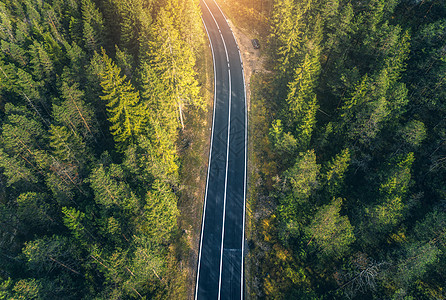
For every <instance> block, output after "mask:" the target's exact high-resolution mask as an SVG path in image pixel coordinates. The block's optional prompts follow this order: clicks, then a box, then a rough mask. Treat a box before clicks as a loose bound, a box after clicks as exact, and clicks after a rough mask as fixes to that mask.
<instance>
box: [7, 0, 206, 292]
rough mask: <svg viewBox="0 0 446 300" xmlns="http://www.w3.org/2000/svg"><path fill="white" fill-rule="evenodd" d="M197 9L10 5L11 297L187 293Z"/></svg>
mask: <svg viewBox="0 0 446 300" xmlns="http://www.w3.org/2000/svg"><path fill="white" fill-rule="evenodd" d="M200 14H201V13H200V9H199V6H198V1H196V0H164V1H152V0H129V1H118V0H97V1H94V0H82V1H70V0H42V1H31V0H15V1H9V0H2V1H0V39H1V42H0V47H1V50H2V51H1V53H0V126H1V130H0V135H1V138H0V298H1V299H133V298H135V299H185V298H187V294H188V293H189V281H190V280H191V279H190V278H191V277H192V276H193V275H191V269H194V266H195V264H193V265H192V266H191V260H194V256H193V255H192V248H193V247H194V246H195V244H196V243H195V241H192V238H193V235H194V234H195V233H194V230H195V231H196V230H197V229H196V228H195V227H194V226H195V223H197V222H196V221H195V220H189V218H190V217H191V216H190V215H188V214H186V213H184V211H187V210H188V208H190V207H192V208H193V209H194V211H195V212H196V213H197V210H198V211H199V208H200V207H201V206H200V203H201V202H200V201H201V198H199V197H202V195H200V188H201V189H203V188H204V181H203V179H202V178H204V174H203V173H205V170H206V169H205V164H204V163H203V162H204V161H206V158H207V155H204V156H203V155H202V153H203V152H204V153H206V151H205V150H206V147H207V146H206V141H207V140H208V137H207V136H208V131H207V127H208V125H207V124H206V122H207V116H208V96H209V95H208V94H209V92H208V91H207V90H208V89H210V88H211V87H209V86H207V85H209V81H210V78H208V75H206V74H208V73H209V72H206V71H205V69H209V62H208V61H207V60H208V58H205V56H206V55H208V54H207V51H208V50H207V49H206V48H205V43H204V38H205V35H204V32H203V28H202V23H201V18H200ZM204 53H206V55H204ZM199 73H200V74H204V75H199ZM200 151H201V152H200ZM195 152H198V153H195ZM192 177H194V180H192V179H191V178H192ZM197 207H199V208H197ZM198 215H199V213H197V214H196V215H195V218H196V217H197V216H198ZM197 219H199V218H197ZM200 220H201V219H200ZM198 223H199V221H198ZM198 228H199V226H198ZM192 273H193V272H192Z"/></svg>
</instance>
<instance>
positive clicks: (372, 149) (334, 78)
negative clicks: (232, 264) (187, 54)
mask: <svg viewBox="0 0 446 300" xmlns="http://www.w3.org/2000/svg"><path fill="white" fill-rule="evenodd" d="M244 2H246V5H251V7H252V10H251V11H254V12H257V13H260V14H263V15H264V16H266V17H267V20H268V29H267V30H268V37H267V38H266V35H264V37H263V40H262V42H263V45H264V48H263V53H264V55H265V56H266V62H265V68H266V71H265V72H263V73H260V72H259V74H256V75H255V76H254V77H253V78H252V79H251V86H252V88H253V91H252V92H253V95H252V99H251V116H250V122H251V123H250V139H251V144H250V145H252V147H251V151H252V152H254V154H251V158H253V161H252V162H251V164H252V166H253V167H252V168H253V171H252V176H251V178H250V181H249V182H250V184H251V187H250V191H251V195H250V198H249V209H248V211H249V212H250V218H251V222H252V223H251V226H250V232H249V235H248V236H249V241H248V245H249V247H248V248H249V251H250V253H249V254H248V255H249V259H248V264H247V268H248V269H249V272H248V273H247V274H248V276H249V278H248V282H247V286H248V290H249V291H248V293H249V295H250V296H251V297H253V298H262V299H445V298H446V256H445V255H446V201H445V197H446V180H445V179H446V119H445V116H446V80H445V79H446V39H445V37H446V2H445V1H441V0H422V1H421V0H420V1H418V0H365V1H350V0H275V1H262V2H263V9H261V7H262V6H261V5H260V1H254V0H253V1H244ZM259 38H261V39H262V36H260V37H259ZM248 220H249V218H248Z"/></svg>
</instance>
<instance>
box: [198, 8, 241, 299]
mask: <svg viewBox="0 0 446 300" xmlns="http://www.w3.org/2000/svg"><path fill="white" fill-rule="evenodd" d="M203 3H204V4H205V5H206V7H207V9H208V11H209V13H210V14H211V16H212V18H213V20H214V22H215V24H216V26H217V28H218V31H219V33H220V37H221V39H222V41H223V45H224V48H225V54H226V60H227V62H228V75H229V114H228V136H227V147H226V175H225V192H224V201H223V224H222V238H221V246H220V249H221V253H220V273H219V288H218V300H220V298H221V274H222V266H223V250H224V248H223V242H224V232H225V219H226V197H227V180H228V162H229V137H230V129H231V100H232V90H231V70H230V65H229V55H228V51H227V47H226V43H225V39H224V37H223V34H222V32H221V30H220V27H219V25H218V23H217V21H216V19H215V17H214V15H213V13H212V12H211V10H210V8H209V6H208V5H207V3H206V2H205V1H204V0H203ZM214 3H215V5H216V6H217V8H218V9H219V10H220V13H221V14H222V15H223V17H224V19H225V21H226V23H227V25H228V27H229V29H230V31H231V33H232V36H233V38H234V41H235V44H236V46H237V50H238V53H239V58H240V64H241V70H242V80H243V87H244V100H245V101H244V102H245V103H244V104H245V153H244V156H245V166H244V186H243V230H242V240H241V249H242V255H241V278H240V280H241V290H240V293H241V294H240V295H241V299H243V290H244V284H243V283H244V280H243V276H244V240H245V218H246V181H247V164H246V162H247V148H248V111H247V103H246V82H245V77H244V72H243V69H244V68H243V60H242V57H241V53H240V48H239V46H238V43H237V39H236V38H235V35H234V32H233V31H232V28H231V27H230V26H229V24H228V22H227V18H226V16H225V15H224V14H223V11H222V10H221V9H220V7H219V6H218V4H217V3H216V2H215V1H214ZM203 24H204V26H205V28H206V32H207V34H208V36H209V40H211V37H210V35H209V32H208V29H207V27H206V24H205V23H204V20H203ZM211 49H212V56H213V62H214V116H213V122H214V118H215V101H216V88H215V87H216V76H215V72H216V71H215V56H214V51H213V46H212V42H211ZM213 134H214V132H213V131H212V137H211V139H213ZM211 152H212V140H211V149H210V153H209V166H208V178H207V182H206V196H205V204H204V205H205V208H204V209H206V200H207V189H208V182H209V169H210V161H211ZM204 216H205V212H204V213H203V224H202V232H201V240H200V253H199V262H198V272H197V285H196V291H195V299H197V295H198V282H199V272H200V265H201V250H202V240H203V231H204V220H205V218H204Z"/></svg>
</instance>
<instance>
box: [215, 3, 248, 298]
mask: <svg viewBox="0 0 446 300" xmlns="http://www.w3.org/2000/svg"><path fill="white" fill-rule="evenodd" d="M213 1H214V3H215V5H216V6H217V7H218V9H219V10H220V12H221V14H222V15H223V17H224V18H225V20H226V23H228V19H227V18H226V16H225V14H224V13H223V11H222V10H221V8H220V6H219V5H218V4H217V2H215V0H213ZM206 6H207V5H206ZM228 26H229V23H228ZM229 29H231V33H232V37H233V38H234V41H235V44H236V45H237V50H238V55H239V57H240V63H241V67H242V79H243V92H244V97H245V170H244V183H243V230H242V265H241V278H240V280H241V292H240V297H241V298H240V299H243V282H244V280H243V275H244V271H243V270H244V268H243V267H244V266H243V264H244V259H245V258H244V254H245V218H246V180H247V161H248V155H247V151H248V103H247V101H246V82H245V73H244V72H243V70H244V68H243V60H242V54H241V53H240V48H239V46H238V43H237V39H236V38H235V35H234V32H233V31H232V28H231V27H230V26H229Z"/></svg>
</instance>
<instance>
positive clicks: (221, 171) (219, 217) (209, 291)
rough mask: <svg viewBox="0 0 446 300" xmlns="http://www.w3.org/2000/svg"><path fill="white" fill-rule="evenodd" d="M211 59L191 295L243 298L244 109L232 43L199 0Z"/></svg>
mask: <svg viewBox="0 0 446 300" xmlns="http://www.w3.org/2000/svg"><path fill="white" fill-rule="evenodd" d="M200 5H201V9H202V17H203V22H204V25H205V28H206V31H207V34H208V37H209V42H210V47H211V50H212V57H213V62H214V80H215V82H214V113H213V126H212V136H211V149H210V153H209V166H208V175H207V183H206V193H205V199H204V208H203V220H202V228H201V238H200V250H199V255H198V269H197V280H196V288H195V299H200V300H201V299H218V300H220V299H243V293H244V280H243V277H244V275H243V253H244V224H245V199H246V153H247V152H246V151H247V110H246V100H245V99H246V97H245V83H244V77H243V65H242V61H241V57H240V52H239V49H238V46H237V42H236V40H235V38H234V35H233V34H232V31H231V29H230V27H229V25H228V23H227V22H226V18H225V16H224V15H223V13H222V11H221V10H220V8H219V7H218V5H217V4H216V3H215V1H214V0H201V1H200Z"/></svg>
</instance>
